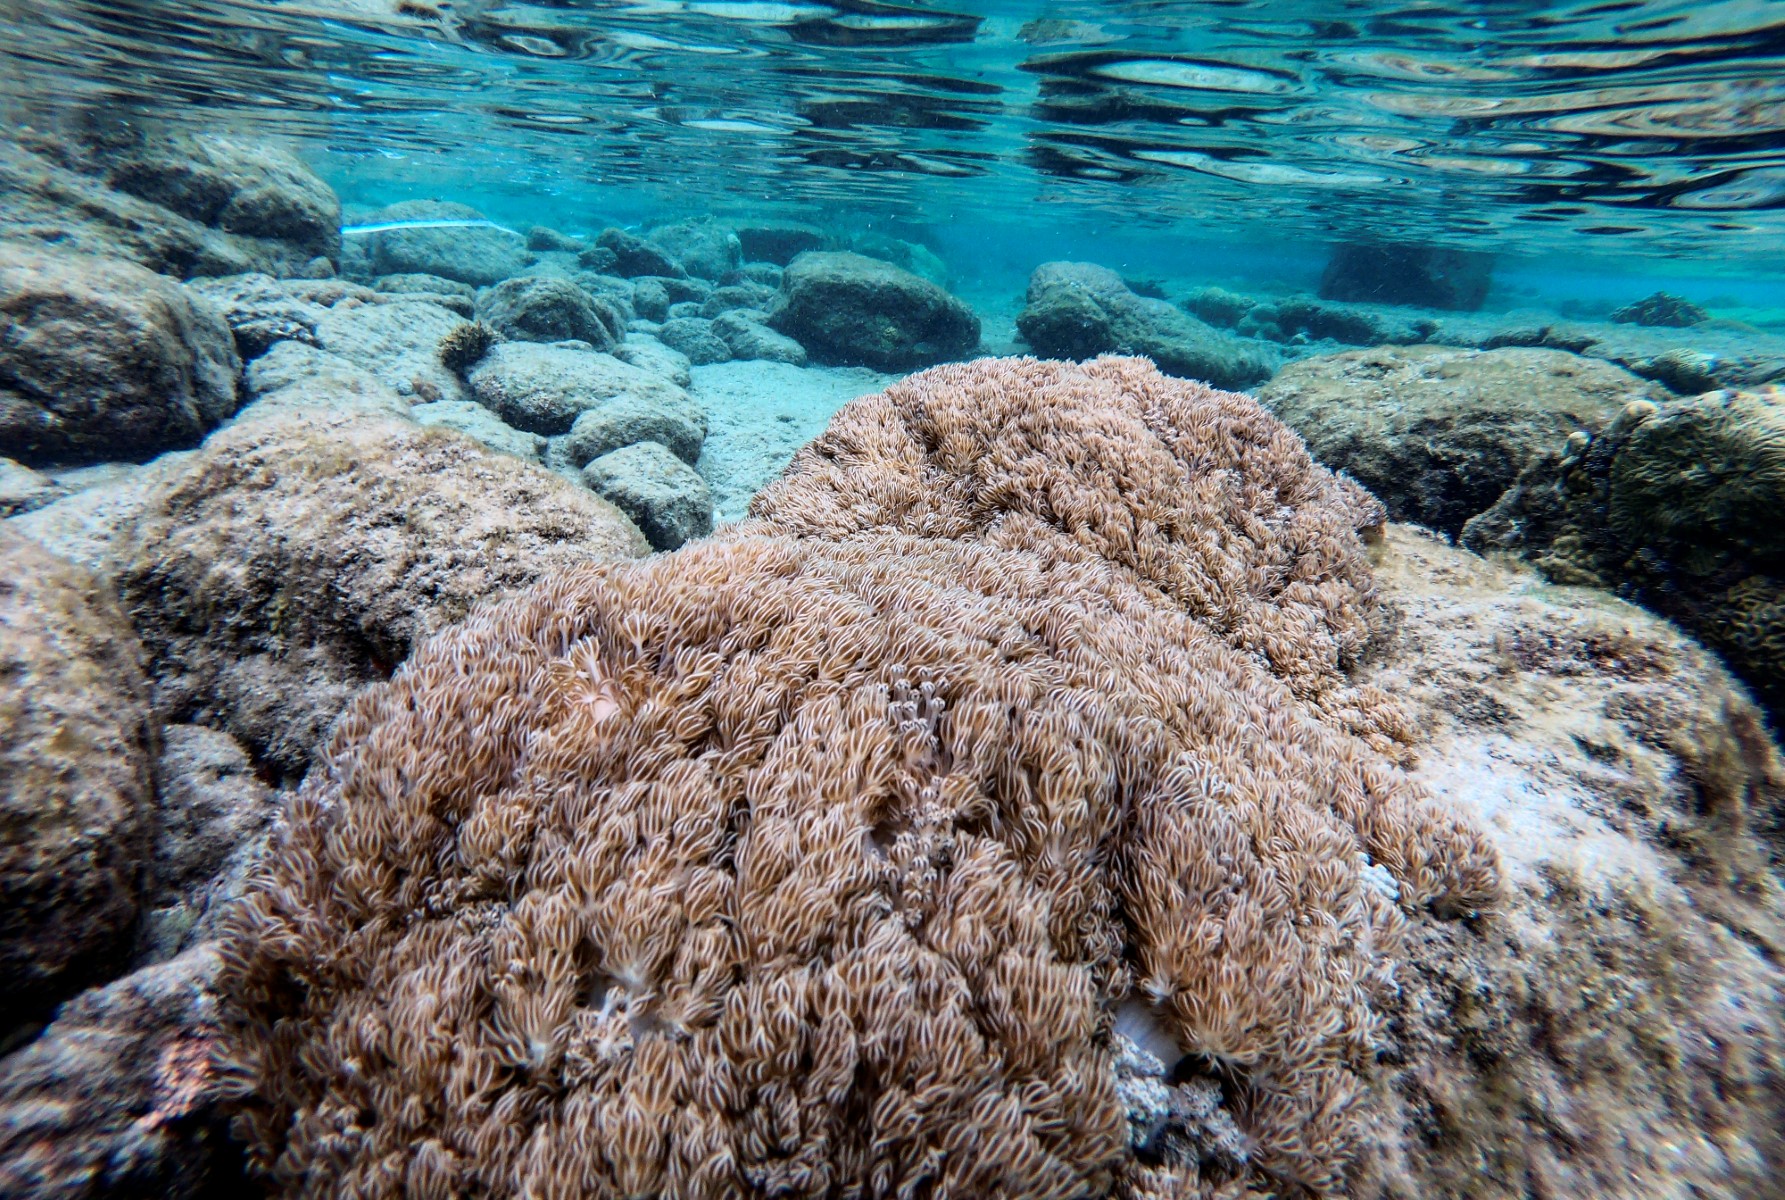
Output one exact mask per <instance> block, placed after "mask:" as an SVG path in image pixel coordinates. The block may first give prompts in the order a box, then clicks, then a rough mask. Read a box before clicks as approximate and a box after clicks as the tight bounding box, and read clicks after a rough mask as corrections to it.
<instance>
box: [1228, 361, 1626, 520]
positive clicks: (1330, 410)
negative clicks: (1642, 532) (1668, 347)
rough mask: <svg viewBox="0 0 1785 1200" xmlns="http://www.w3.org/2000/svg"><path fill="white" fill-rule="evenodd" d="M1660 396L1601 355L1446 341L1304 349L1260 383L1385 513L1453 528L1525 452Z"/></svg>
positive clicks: (1484, 502)
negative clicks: (1321, 351)
mask: <svg viewBox="0 0 1785 1200" xmlns="http://www.w3.org/2000/svg"><path fill="white" fill-rule="evenodd" d="M1660 395H1662V393H1661V391H1660V390H1659V389H1658V388H1656V387H1655V386H1654V385H1653V384H1651V383H1648V382H1647V381H1645V380H1642V379H1638V378H1637V377H1636V376H1634V375H1632V374H1630V373H1629V372H1628V371H1625V370H1624V369H1622V368H1621V367H1616V366H1613V365H1612V364H1611V363H1608V362H1605V361H1603V360H1601V359H1595V358H1582V357H1580V356H1579V355H1575V354H1568V353H1566V352H1564V351H1561V350H1527V349H1506V350H1486V351H1482V350H1458V349H1453V348H1450V347H1447V346H1379V347H1376V348H1374V349H1370V350H1352V351H1346V352H1343V353H1340V354H1329V355H1324V356H1321V357H1319V358H1304V359H1302V360H1300V361H1299V362H1293V363H1290V364H1289V365H1287V366H1285V367H1284V368H1283V369H1282V370H1281V371H1279V372H1277V375H1276V377H1275V378H1273V379H1272V380H1271V381H1270V382H1269V383H1268V384H1266V385H1265V386H1264V387H1262V388H1260V389H1259V390H1258V398H1259V400H1260V401H1262V402H1263V403H1264V405H1265V406H1266V407H1267V408H1269V409H1270V410H1271V411H1272V412H1274V413H1276V414H1277V416H1278V417H1280V418H1282V420H1283V421H1284V423H1285V424H1287V425H1288V426H1289V427H1290V428H1291V429H1293V430H1295V431H1296V432H1297V433H1299V434H1301V435H1302V438H1303V440H1305V441H1306V442H1307V443H1308V449H1309V450H1310V451H1312V452H1313V454H1314V457H1315V458H1317V459H1319V460H1320V461H1321V462H1323V463H1325V464H1326V465H1327V466H1329V467H1332V468H1334V469H1335V470H1341V471H1345V472H1347V473H1349V474H1350V475H1351V476H1352V477H1353V478H1354V479H1356V480H1357V481H1358V482H1359V483H1361V484H1363V485H1364V486H1365V487H1367V488H1369V489H1370V490H1371V491H1373V492H1375V493H1376V495H1378V496H1379V497H1381V498H1382V500H1383V502H1384V503H1386V504H1387V505H1388V513H1389V516H1390V517H1391V518H1393V519H1394V520H1397V521H1416V522H1418V523H1419V524H1421V525H1426V526H1428V527H1430V528H1432V529H1436V530H1439V531H1441V532H1443V533H1446V534H1449V535H1451V536H1452V537H1454V536H1456V534H1457V533H1458V532H1460V531H1461V529H1462V527H1463V523H1464V522H1465V521H1467V520H1468V519H1469V518H1471V517H1473V516H1475V515H1476V514H1477V513H1479V512H1482V511H1484V510H1485V509H1487V508H1488V507H1489V506H1490V505H1492V504H1493V503H1494V502H1495V501H1496V500H1498V499H1499V498H1500V493H1501V492H1503V491H1505V490H1506V489H1507V488H1508V487H1510V486H1512V483H1513V481H1514V480H1516V479H1517V478H1518V474H1519V472H1520V471H1521V470H1523V469H1524V466H1525V464H1526V463H1527V462H1529V461H1531V459H1532V458H1533V457H1535V456H1536V455H1538V454H1540V453H1542V452H1544V451H1546V450H1548V449H1550V448H1551V447H1553V446H1556V445H1559V444H1560V443H1561V442H1562V441H1563V440H1564V439H1565V438H1567V437H1568V435H1569V434H1571V433H1573V432H1575V431H1576V430H1586V431H1587V432H1589V433H1594V432H1597V431H1598V430H1600V429H1601V428H1603V427H1604V426H1605V424H1606V423H1607V422H1608V421H1610V420H1611V419H1612V417H1614V416H1616V415H1617V414H1618V412H1619V411H1620V410H1622V408H1623V407H1624V405H1625V404H1627V403H1629V402H1630V401H1632V400H1640V399H1647V398H1653V397H1657V396H1660Z"/></svg>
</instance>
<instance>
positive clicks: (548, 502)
mask: <svg viewBox="0 0 1785 1200" xmlns="http://www.w3.org/2000/svg"><path fill="white" fill-rule="evenodd" d="M646 550H647V546H646V544H645V541H644V539H643V538H642V537H641V536H640V534H639V532H638V530H637V529H635V528H634V527H633V525H632V523H631V522H630V521H628V520H627V519H626V517H625V516H624V515H622V514H621V513H620V512H619V510H617V509H615V508H614V507H613V506H612V505H610V504H608V503H607V502H606V501H604V500H602V499H600V498H599V497H597V496H594V495H592V494H590V493H589V492H587V491H586V490H584V489H582V488H580V487H578V486H576V485H575V484H572V483H568V482H566V481H565V480H563V479H561V478H559V477H558V476H557V475H554V474H552V473H551V472H549V471H546V470H544V469H543V468H541V467H537V466H534V465H532V464H529V463H525V462H522V461H521V460H520V459H517V458H514V457H511V456H509V455H506V454H497V453H493V452H491V451H489V450H487V449H485V448H484V447H483V446H481V445H479V444H477V443H476V442H474V441H472V440H471V439H470V438H467V437H465V436H463V435H462V434H458V433H455V432H452V431H449V430H446V429H440V428H423V427H420V426H417V425H415V424H413V423H410V422H407V421H393V420H389V419H385V418H379V417H368V416H363V415H355V414H352V413H347V414H331V413H325V412H322V411H306V412H297V413H292V414H290V415H286V416H273V417H269V418H267V419H265V420H260V421H253V422H246V423H243V424H241V425H237V426H233V427H231V428H229V429H226V430H223V431H220V432H219V433H217V434H215V435H213V437H212V438H211V439H210V440H209V441H208V442H207V443H206V445H205V448H204V449H203V450H201V451H200V452H199V453H198V454H197V455H195V456H194V457H193V459H192V460H191V461H190V462H189V463H186V464H183V466H182V468H181V469H179V470H178V471H176V472H174V473H173V474H171V476H170V477H168V478H167V479H165V480H163V481H162V482H161V483H160V485H159V486H158V488H157V489H156V490H155V491H154V493H153V494H152V495H151V496H150V497H149V498H148V499H147V501H146V502H145V503H144V505H143V508H142V510H141V511H140V512H139V513H138V515H137V517H136V519H135V521H134V522H133V524H132V525H131V526H130V527H129V529H128V530H127V531H126V532H125V534H124V535H122V536H121V537H120V539H119V544H117V545H115V546H114V547H113V556H114V558H115V559H116V561H117V562H118V564H119V566H118V580H119V585H120V587H121V589H122V591H123V594H124V597H125V599H126V601H127V603H128V604H129V605H130V608H131V611H132V614H133V616H134V619H135V621H136V624H137V627H138V629H139V630H140V631H141V632H142V635H143V638H144V641H145V643H146V645H147V647H148V649H149V652H150V656H151V661H152V663H153V671H154V678H155V693H156V701H157V704H158V706H159V707H160V708H161V709H162V710H163V711H164V712H166V713H168V714H169V715H170V716H171V717H172V718H173V719H177V720H182V721H193V722H197V723H200V724H206V725H212V726H215V727H217V728H221V729H223V730H225V731H227V732H229V733H231V734H233V735H234V736H236V737H237V738H239V739H241V740H242V741H243V742H244V743H245V744H246V745H247V746H248V747H249V749H250V750H251V751H252V752H253V753H254V755H255V756H256V758H257V759H258V760H260V761H262V762H265V763H267V764H269V765H270V766H271V767H272V768H273V769H275V770H277V771H280V772H289V773H291V774H299V773H301V772H302V770H303V768H304V766H305V765H306V764H307V763H308V761H309V756H310V754H311V752H312V750H313V749H314V748H315V747H316V746H317V745H318V743H319V742H320V740H321V737H322V735H323V733H324V732H325V731H326V730H327V729H328V726H329V724H330V723H331V722H332V721H333V720H334V717H335V714H336V713H337V712H339V711H340V709H341V707H342V706H343V705H344V704H345V703H346V702H347V700H348V698H349V697H350V696H351V695H352V693H353V692H354V691H355V690H357V689H358V688H359V687H361V686H362V685H363V684H365V683H368V682H371V681H373V680H377V679H382V678H384V677H385V676H387V675H388V674H389V673H390V671H391V669H392V668H393V667H394V666H395V665H396V664H397V663H400V662H401V661H402V660H403V659H404V657H406V656H407V654H408V653H409V649H410V647H411V646H412V645H414V644H415V642H416V641H418V640H419V639H421V638H422V637H424V636H425V635H426V634H428V633H430V632H432V631H433V630H435V629H439V628H441V627H442V626H445V625H447V624H450V623H452V622H453V621H456V620H459V619H461V618H462V617H464V616H465V614H466V613H468V612H470V611H471V610H472V608H474V607H475V606H476V605H477V604H478V603H480V602H481V601H483V600H485V599H488V598H490V597H494V596H497V595H500V594H501V593H503V592H505V591H508V590H510V589H513V588H516V587H524V586H526V585H527V584H530V583H532V582H534V581H536V580H538V579H541V578H543V577H546V576H549V575H551V574H554V573H556V572H558V571H562V570H567V569H568V568H569V567H570V566H571V565H572V564H575V563H580V562H586V561H589V560H590V559H597V558H602V557H606V556H609V555H620V556H632V555H638V554H642V553H645V551H646Z"/></svg>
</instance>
